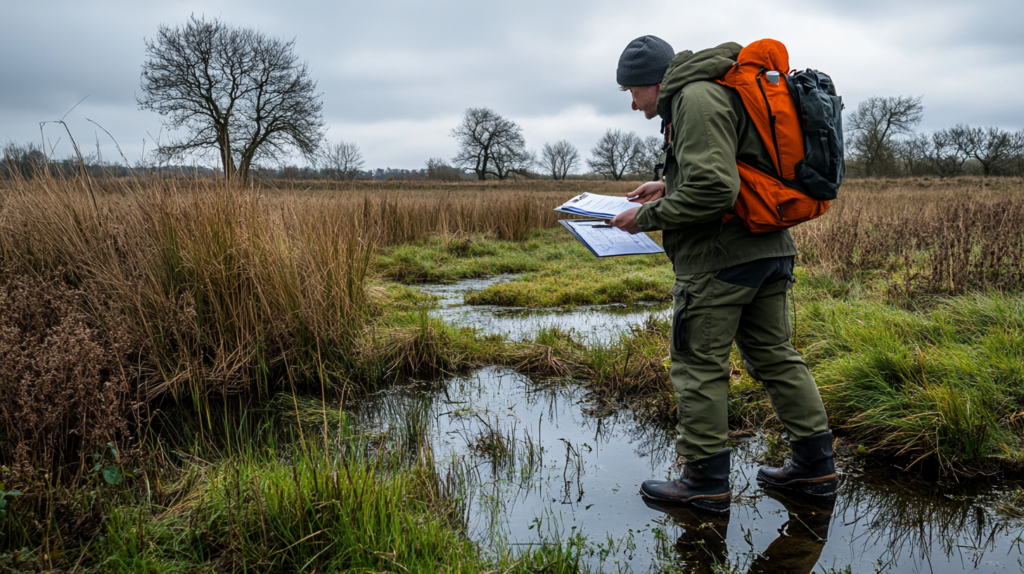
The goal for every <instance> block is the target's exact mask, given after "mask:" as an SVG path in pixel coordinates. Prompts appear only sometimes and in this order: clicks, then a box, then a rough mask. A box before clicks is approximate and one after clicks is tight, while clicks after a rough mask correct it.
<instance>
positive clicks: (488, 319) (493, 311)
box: [420, 275, 668, 344]
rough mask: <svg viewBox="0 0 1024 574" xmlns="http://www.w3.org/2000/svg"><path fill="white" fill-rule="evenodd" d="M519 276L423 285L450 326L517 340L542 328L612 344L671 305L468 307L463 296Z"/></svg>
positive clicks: (535, 333) (586, 341) (599, 342)
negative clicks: (616, 338)
mask: <svg viewBox="0 0 1024 574" xmlns="http://www.w3.org/2000/svg"><path fill="white" fill-rule="evenodd" d="M514 278H515V276H514V275H495V276H493V277H487V278H484V279H466V280H463V281H459V282H457V283H453V284H450V285H424V286H422V287H420V290H421V291H423V292H424V293H429V294H431V295H435V296H437V297H438V304H439V308H438V309H437V310H436V311H434V314H435V315H436V316H438V317H440V318H442V319H444V320H445V321H446V322H449V323H452V324H455V325H462V326H468V327H473V328H475V329H477V331H478V332H479V333H480V334H481V335H509V336H511V337H512V338H513V339H520V340H521V339H529V338H533V337H535V336H536V335H537V333H538V332H540V330H541V329H552V328H557V329H560V330H562V331H566V332H570V333H571V334H572V336H573V338H574V339H575V340H577V341H580V342H583V343H587V344H607V343H609V342H610V341H612V340H613V339H614V338H615V337H616V336H617V335H618V334H619V333H622V332H625V331H628V330H629V326H630V325H636V324H638V323H643V322H644V320H645V319H647V317H648V316H649V315H651V314H655V315H659V316H662V317H665V318H667V317H668V304H663V303H650V304H647V303H639V304H636V305H633V306H631V307H630V306H626V305H621V304H612V305H582V306H578V307H573V308H571V309H528V308H521V307H497V306H493V305H465V304H463V296H464V295H465V294H466V293H467V292H469V291H479V290H482V289H484V288H486V287H488V286H490V285H494V284H496V283H504V282H506V281H511V280H512V279H514Z"/></svg>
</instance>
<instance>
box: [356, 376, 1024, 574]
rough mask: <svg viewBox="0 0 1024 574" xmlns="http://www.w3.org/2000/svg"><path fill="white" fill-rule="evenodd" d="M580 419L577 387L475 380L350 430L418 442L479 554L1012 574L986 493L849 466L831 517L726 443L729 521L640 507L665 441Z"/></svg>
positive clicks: (395, 399)
mask: <svg viewBox="0 0 1024 574" xmlns="http://www.w3.org/2000/svg"><path fill="white" fill-rule="evenodd" d="M589 407H590V405H589V404H588V402H587V395H586V393H585V392H584V391H583V390H582V389H581V388H580V386H578V385H574V384H571V383H564V382H563V383H550V382H548V383H541V382H536V381H530V380H529V379H527V378H526V377H523V376H521V375H518V374H516V373H514V372H512V371H510V370H507V369H500V368H486V369H481V370H480V371H478V372H476V373H473V374H472V375H469V376H465V377H459V378H455V379H452V380H450V381H447V382H446V383H445V384H444V385H443V387H440V388H439V387H438V386H437V385H436V384H421V385H419V386H410V387H403V388H402V389H396V390H394V391H391V392H388V393H382V394H380V395H377V396H376V397H374V398H373V400H372V401H370V402H367V403H364V404H362V405H361V408H360V409H359V412H358V417H359V419H360V420H361V421H362V423H361V424H362V425H364V426H365V427H366V428H369V429H373V430H374V431H375V432H396V433H398V434H407V433H411V434H416V433H417V432H419V433H425V434H426V438H427V442H428V444H429V448H430V449H431V451H432V453H433V457H434V460H435V461H436V462H437V464H438V465H439V466H440V467H441V468H442V475H447V476H456V477H458V479H459V480H458V481H455V482H458V484H460V485H461V486H460V487H459V488H461V489H462V490H461V491H460V492H459V493H458V495H459V496H460V497H463V498H464V500H465V501H466V504H465V516H464V522H465V524H466V525H467V529H468V532H469V534H470V536H472V537H473V538H474V539H475V540H477V541H479V542H481V544H482V545H483V546H484V547H489V548H500V547H505V546H507V545H510V544H520V545H521V544H529V543H537V542H541V541H544V540H550V539H551V538H553V537H559V538H562V539H565V538H566V537H568V536H570V535H573V534H575V533H580V532H582V533H583V535H584V536H585V537H586V539H587V543H588V545H589V546H588V548H589V550H588V552H589V558H588V561H589V565H590V566H591V567H593V568H594V569H601V570H604V571H634V572H661V571H684V572H712V571H716V572H811V571H814V572H828V573H839V572H915V573H916V572H921V573H925V572H928V573H944V572H964V571H967V572H972V571H973V572H998V571H1007V572H1014V571H1020V570H1021V568H1022V567H1024V561H1022V555H1021V540H1020V537H1021V536H1022V535H1024V532H1022V531H1024V524H1022V523H1021V522H1020V521H1013V520H1010V519H1006V518H1003V517H1000V516H999V515H997V514H996V513H995V512H994V507H995V500H996V499H997V498H998V496H999V495H1000V492H999V491H998V490H997V489H994V488H993V487H992V486H991V485H986V484H983V483H972V484H965V483H960V484H937V483H927V482H924V481H920V480H911V479H910V478H908V477H907V476H903V475H900V474H899V473H896V472H893V471H882V470H879V469H870V470H865V469H861V468H856V467H851V466H849V465H847V466H845V467H843V466H841V468H840V474H841V476H840V478H841V483H840V492H839V495H838V497H837V498H836V499H835V501H834V506H830V507H828V508H822V507H821V506H820V505H818V506H815V505H813V504H808V503H807V502H806V501H801V500H798V499H797V500H794V499H792V498H786V497H785V496H780V494H779V493H777V492H768V491H766V490H764V489H762V488H761V487H759V486H758V485H757V482H756V472H757V468H758V466H759V464H760V461H761V460H762V459H763V457H764V451H765V447H764V443H763V441H762V440H760V439H759V438H756V437H755V438H752V439H746V440H740V441H736V442H735V444H732V445H730V446H732V447H733V449H734V453H735V454H734V459H733V476H732V481H733V493H734V499H733V504H732V506H731V511H730V513H729V514H728V515H727V516H726V517H722V516H717V517H716V516H708V515H706V514H705V515H699V514H694V511H693V510H692V509H685V508H681V509H680V508H677V509H660V508H652V507H649V505H647V504H645V503H644V501H643V500H642V499H641V497H640V496H639V495H638V488H639V484H640V483H641V482H642V481H643V480H646V479H648V478H665V477H671V476H674V474H675V473H677V472H678V471H677V470H676V469H675V468H674V465H675V463H676V461H675V460H674V456H673V455H672V441H671V433H670V431H668V430H667V429H664V428H661V427H660V426H659V425H652V424H649V423H647V422H645V421H643V420H640V419H638V418H637V417H636V416H634V415H633V414H632V413H630V412H628V411H623V412H616V413H612V414H608V415H606V416H603V417H598V416H594V415H592V414H590V413H591V412H592V410H591V409H590V408H589ZM417 427H418V428H419V430H418V431H417ZM407 440H410V441H411V440H414V439H412V438H410V439H407ZM416 444H420V445H422V444H423V442H422V440H421V441H420V442H417V443H416ZM716 569H717V570H716Z"/></svg>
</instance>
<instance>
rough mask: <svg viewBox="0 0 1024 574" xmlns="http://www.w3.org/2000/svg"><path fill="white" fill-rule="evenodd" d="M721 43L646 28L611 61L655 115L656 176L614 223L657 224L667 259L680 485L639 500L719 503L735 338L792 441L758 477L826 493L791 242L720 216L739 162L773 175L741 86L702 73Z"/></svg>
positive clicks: (826, 455)
mask: <svg viewBox="0 0 1024 574" xmlns="http://www.w3.org/2000/svg"><path fill="white" fill-rule="evenodd" d="M740 49H741V46H740V45H739V44H735V43H726V44H722V45H721V46H718V47H716V48H711V49H708V50H704V51H701V52H697V53H693V52H690V51H685V52H680V53H679V54H674V53H673V50H672V47H671V46H669V45H668V43H666V42H665V41H664V40H662V39H660V38H656V37H654V36H643V37H641V38H637V39H636V40H633V41H632V42H630V43H629V45H628V46H626V49H625V51H623V53H622V56H621V57H620V58H619V66H618V72H617V80H618V83H619V85H620V86H621V87H622V89H623V90H628V91H629V92H630V94H631V95H632V97H633V104H632V106H633V109H634V110H639V111H642V112H643V114H644V116H645V117H646V118H647V119H654V118H656V117H659V116H660V117H661V119H662V122H663V123H662V125H663V127H664V128H666V129H665V130H664V131H666V133H667V134H668V135H670V136H671V137H666V145H665V148H664V150H665V155H664V161H663V163H664V165H665V177H664V179H663V180H660V181H652V182H649V183H645V184H644V185H641V186H640V187H638V188H637V189H636V190H635V191H633V192H631V194H630V196H631V198H632V199H633V201H636V202H637V203H638V204H641V205H640V207H638V208H636V209H631V210H628V211H625V212H623V213H621V214H619V215H618V216H616V217H615V218H614V219H612V220H611V224H612V225H614V226H615V227H618V228H620V229H622V230H624V231H627V232H629V233H638V232H640V231H656V230H660V231H662V232H663V238H664V247H665V253H666V255H668V256H669V258H670V259H671V260H672V267H673V270H674V271H675V275H676V282H675V285H674V287H673V289H672V298H673V304H674V319H673V325H672V344H671V349H670V352H671V356H672V386H673V387H674V389H675V392H676V400H677V414H678V419H679V423H678V425H677V427H676V430H677V431H678V438H677V439H676V452H677V453H678V454H679V455H681V456H682V457H684V458H685V459H686V465H685V466H684V468H683V472H682V476H681V477H680V478H679V479H677V480H668V481H653V480H649V481H646V482H644V483H643V486H642V487H641V491H642V493H643V495H644V496H646V497H648V498H652V499H655V500H660V501H670V502H679V503H683V502H687V503H688V502H692V503H694V504H698V505H703V506H706V507H716V508H717V509H718V510H724V509H725V508H728V504H729V499H730V496H731V493H730V488H729V455H730V450H729V449H728V448H725V442H726V439H727V438H728V434H729V427H728V413H727V405H728V400H729V372H730V365H729V355H730V352H731V351H732V346H733V343H734V342H735V343H736V345H737V346H738V347H739V350H740V353H741V354H742V356H743V361H744V364H745V365H746V366H747V371H748V372H749V373H750V375H751V376H752V377H754V378H755V379H758V380H759V381H761V382H762V383H763V384H764V386H765V388H766V389H767V390H768V396H769V398H770V400H771V403H772V406H773V407H774V409H775V413H776V415H777V416H778V417H779V420H780V421H782V423H783V425H785V427H786V432H787V434H788V436H789V439H790V441H791V443H790V444H791V448H792V454H793V456H792V461H791V462H790V463H788V464H787V465H786V466H785V467H784V468H762V469H761V471H760V472H759V473H758V479H759V480H760V481H761V482H765V483H767V484H771V485H774V486H794V485H803V486H806V487H809V488H811V489H814V490H816V491H817V493H818V494H825V495H828V494H831V493H833V492H834V491H835V480H834V479H835V466H834V465H833V462H832V432H831V431H830V430H829V429H828V418H827V417H826V415H825V408H824V406H823V405H822V402H821V397H820V396H819V395H818V387H817V385H816V384H815V382H814V378H813V377H812V376H811V373H810V371H809V370H808V369H807V365H806V364H805V363H804V361H803V359H801V357H800V354H799V353H798V352H797V351H796V349H795V348H794V347H793V344H792V342H791V341H790V323H789V307H788V304H787V300H788V299H787V293H788V291H789V289H790V288H791V286H792V282H793V257H794V256H795V255H796V246H795V245H794V243H793V239H792V237H790V234H789V231H788V230H782V231H776V232H772V233H758V234H755V233H752V232H750V231H749V230H748V229H747V228H746V227H745V226H744V225H743V222H742V221H741V220H740V219H739V218H732V219H731V220H729V221H727V222H724V223H723V220H722V218H723V216H724V215H726V214H727V213H729V212H731V211H732V210H733V206H734V205H735V203H736V197H737V195H738V194H739V186H740V176H739V172H738V169H737V167H736V165H737V161H743V162H745V163H747V164H749V165H752V166H756V167H758V168H759V169H761V170H762V171H764V172H766V173H775V167H774V164H773V163H772V160H771V156H770V155H769V154H768V150H767V147H766V146H765V144H764V143H763V142H762V141H761V138H760V136H759V135H758V130H757V127H756V126H755V125H754V122H753V120H752V119H751V118H750V115H749V114H748V113H747V111H746V109H745V108H744V106H743V101H742V100H741V99H740V97H739V95H738V94H737V93H735V92H734V91H732V90H731V89H729V88H727V87H725V86H722V85H720V84H717V83H715V82H713V81H711V80H714V79H716V78H721V77H722V76H723V75H724V74H725V72H726V71H727V70H729V69H730V68H731V67H732V66H733V65H734V64H735V63H736V59H737V57H738V56H739V51H740Z"/></svg>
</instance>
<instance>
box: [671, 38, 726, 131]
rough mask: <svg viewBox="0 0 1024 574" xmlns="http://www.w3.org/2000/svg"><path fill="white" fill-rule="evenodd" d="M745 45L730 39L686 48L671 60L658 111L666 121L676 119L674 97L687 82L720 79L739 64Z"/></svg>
mask: <svg viewBox="0 0 1024 574" xmlns="http://www.w3.org/2000/svg"><path fill="white" fill-rule="evenodd" d="M742 49H743V46H741V45H739V44H737V43H736V42H726V43H725V44H721V45H719V46H715V47H714V48H708V49H707V50H701V51H700V52H697V53H693V52H691V51H690V50H684V51H682V52H679V53H678V54H676V56H675V58H672V61H671V62H669V65H668V70H667V71H666V72H665V77H664V79H662V81H661V90H660V91H659V92H658V115H660V116H661V117H662V118H663V119H664V120H665V121H668V122H671V121H672V99H673V98H675V95H676V94H678V93H679V91H680V90H682V89H683V87H684V86H686V84H689V83H691V82H699V81H702V80H717V79H719V78H721V77H723V76H725V74H726V72H728V71H729V69H730V68H732V67H733V66H734V65H735V64H736V58H738V57H739V55H740V50H742Z"/></svg>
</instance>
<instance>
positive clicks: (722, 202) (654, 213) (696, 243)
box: [637, 42, 796, 275]
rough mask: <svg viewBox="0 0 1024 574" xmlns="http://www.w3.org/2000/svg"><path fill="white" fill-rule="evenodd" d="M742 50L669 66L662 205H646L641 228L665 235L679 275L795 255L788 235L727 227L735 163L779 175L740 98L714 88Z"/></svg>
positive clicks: (707, 53)
mask: <svg viewBox="0 0 1024 574" xmlns="http://www.w3.org/2000/svg"><path fill="white" fill-rule="evenodd" d="M741 48H742V46H740V45H739V44H736V43H732V42H729V43H726V44H722V45H721V46H718V47H715V48H710V49H708V50H703V51H700V52H697V53H696V54H694V53H693V52H690V51H685V52H680V53H679V54H676V57H675V58H673V59H672V62H671V64H669V67H668V71H666V72H665V78H664V79H663V80H662V83H661V90H660V91H659V93H658V113H659V114H660V115H661V117H662V118H663V119H664V120H665V121H666V122H668V123H670V124H672V149H671V150H670V151H671V153H669V154H667V157H666V158H665V197H663V198H662V199H659V200H658V201H652V202H649V203H646V204H644V205H643V206H642V207H641V208H640V211H639V213H638V214H637V223H638V224H639V226H640V228H641V229H643V230H644V231H658V230H660V231H662V232H663V233H662V236H663V239H664V245H665V253H666V255H668V257H669V259H671V260H672V265H673V268H674V270H675V273H676V275H688V274H691V273H705V272H710V271H717V270H719V269H724V268H726V267H732V266H733V265H739V264H741V263H746V262H748V261H753V260H755V259H762V258H765V257H782V256H789V255H796V245H795V244H794V243H793V238H792V237H790V235H789V231H787V230H783V231H777V232H773V233H758V234H754V233H751V232H750V231H747V228H746V227H744V226H743V223H742V222H741V221H740V220H739V218H733V219H731V220H729V222H728V223H726V224H722V216H723V215H725V214H727V213H729V212H730V211H732V209H733V205H735V203H736V196H737V195H738V194H739V189H740V177H739V173H738V172H737V170H736V160H737V159H740V160H742V161H744V162H745V163H748V164H750V165H754V166H757V167H758V168H760V169H762V170H765V171H767V172H768V173H774V172H775V168H774V165H773V164H772V160H771V157H770V156H769V155H768V149H767V148H766V147H765V145H764V144H763V143H762V142H761V138H760V136H759V135H758V133H757V128H756V127H755V126H754V123H753V121H752V120H751V119H750V116H749V115H748V114H747V111H746V110H745V109H744V107H743V101H742V100H741V99H740V96H739V95H738V94H737V93H736V92H734V91H733V90H730V89H729V88H726V87H725V86H722V85H720V84H716V83H714V82H710V81H706V80H711V79H715V78H721V77H722V76H723V75H724V74H725V72H726V71H728V69H729V68H730V67H731V66H732V65H733V64H734V63H735V61H736V58H737V56H738V55H739V52H740V49H741Z"/></svg>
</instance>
